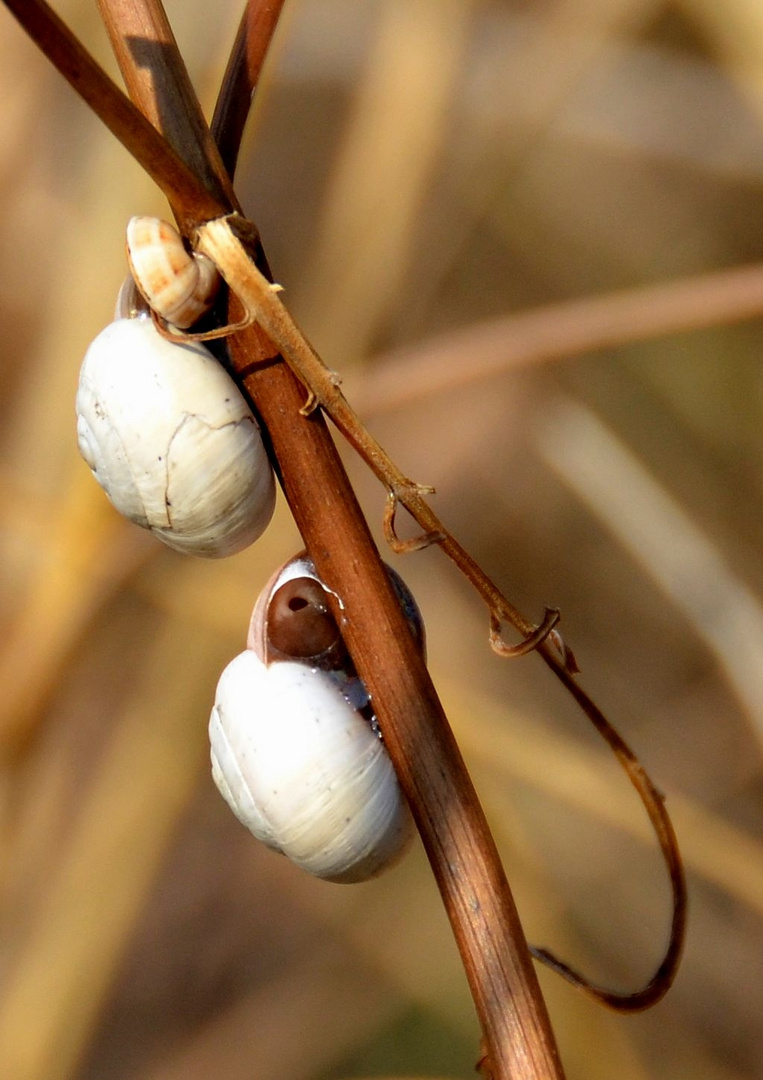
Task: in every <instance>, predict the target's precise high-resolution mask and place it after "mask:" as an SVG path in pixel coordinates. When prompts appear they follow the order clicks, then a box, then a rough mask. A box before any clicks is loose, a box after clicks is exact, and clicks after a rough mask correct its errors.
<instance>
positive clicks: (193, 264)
mask: <svg viewBox="0 0 763 1080" xmlns="http://www.w3.org/2000/svg"><path fill="white" fill-rule="evenodd" d="M127 261H128V263H129V264H130V271H131V273H132V276H133V278H134V280H135V284H136V285H137V286H138V289H139V290H140V292H141V294H142V296H143V297H144V298H145V300H146V302H147V303H148V305H149V307H151V308H153V310H154V311H155V312H156V313H157V314H158V315H161V317H162V318H163V319H165V320H166V321H167V322H168V323H171V324H172V325H173V326H177V327H179V328H180V329H181V330H186V329H187V328H188V327H189V326H193V324H194V323H195V322H197V321H198V320H199V319H200V318H201V316H202V315H203V314H204V313H205V312H207V311H208V310H209V309H210V308H211V306H212V304H213V303H214V299H215V296H216V295H217V291H218V289H219V287H220V275H219V273H218V272H217V268H216V267H215V265H214V263H213V262H212V261H211V259H208V258H207V257H206V255H202V254H200V253H199V252H195V251H194V252H189V251H187V250H186V247H185V245H184V244H183V240H182V237H181V236H180V234H179V233H178V231H177V229H175V228H174V227H173V226H172V225H170V223H169V222H167V221H162V220H161V218H156V217H133V218H130V221H129V222H128V224H127Z"/></svg>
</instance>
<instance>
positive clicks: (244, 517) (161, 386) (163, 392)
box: [76, 317, 275, 558]
mask: <svg viewBox="0 0 763 1080" xmlns="http://www.w3.org/2000/svg"><path fill="white" fill-rule="evenodd" d="M76 409H77V441H78V445H79V450H80V453H81V454H82V457H83V458H84V459H85V461H86V462H87V464H88V465H89V466H90V468H91V469H92V471H93V474H94V476H95V478H96V480H97V481H98V483H99V484H100V485H101V487H102V488H103V489H104V491H105V492H106V494H107V495H108V497H109V499H110V500H111V502H112V503H113V505H114V506H115V507H116V509H117V510H119V511H120V513H122V514H124V515H125V517H127V518H129V519H130V520H131V521H134V522H135V523H136V524H138V525H141V526H142V527H143V528H146V529H150V530H151V531H152V532H153V533H155V534H156V536H157V537H158V538H159V539H160V540H163V541H164V543H166V544H168V545H169V546H170V547H172V548H176V549H177V550H178V551H183V552H186V553H189V554H194V555H203V556H208V557H213V558H214V557H219V556H224V555H232V554H234V553H235V552H237V551H241V550H242V549H243V548H245V547H247V546H248V545H249V544H251V543H253V542H254V541H255V540H256V539H257V538H258V537H259V536H260V534H261V533H262V532H263V531H264V529H265V527H266V526H267V524H268V522H269V521H270V518H271V516H272V513H273V508H274V505H275V483H274V478H273V470H272V468H271V466H270V462H269V459H268V456H267V452H266V450H265V447H264V444H263V441H262V436H261V435H260V430H259V427H258V425H257V421H256V420H255V418H254V416H253V415H252V412H251V410H250V408H249V406H248V404H247V402H246V401H245V399H244V397H243V396H242V394H241V392H240V391H239V389H238V387H237V386H236V384H235V383H234V382H233V380H232V379H231V377H230V375H228V373H227V372H226V371H225V369H224V368H223V367H222V365H221V364H220V363H219V362H218V361H217V360H216V359H215V358H214V357H213V356H212V354H211V353H210V352H209V350H208V349H207V348H206V347H205V346H204V345H201V344H199V343H198V342H189V343H181V342H177V343H175V342H174V341H168V340H167V339H166V338H164V337H162V336H161V334H160V333H159V332H158V330H157V328H156V326H155V325H154V323H153V321H152V320H151V319H150V318H148V317H142V318H134V319H116V320H115V321H114V322H112V323H110V324H109V325H108V326H107V327H106V329H105V330H103V331H102V332H101V333H100V334H99V335H98V337H96V339H95V340H94V341H93V343H92V344H91V346H90V348H89V349H88V351H87V353H86V355H85V359H84V361H83V363H82V368H81V370H80V377H79V386H78V389H77V399H76Z"/></svg>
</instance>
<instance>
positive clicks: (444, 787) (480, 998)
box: [115, 2, 563, 1080]
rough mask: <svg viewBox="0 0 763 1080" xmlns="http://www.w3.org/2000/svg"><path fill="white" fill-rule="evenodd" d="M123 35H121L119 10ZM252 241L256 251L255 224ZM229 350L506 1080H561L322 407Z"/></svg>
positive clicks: (150, 111)
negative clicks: (383, 744)
mask: <svg viewBox="0 0 763 1080" xmlns="http://www.w3.org/2000/svg"><path fill="white" fill-rule="evenodd" d="M142 6H143V7H147V8H149V9H151V10H154V11H155V10H156V9H157V8H158V7H159V5H158V4H156V3H150V4H149V3H146V2H144V3H143V4H142ZM115 32H116V33H117V34H119V33H121V32H122V28H121V26H120V25H119V23H118V21H115ZM125 61H126V62H127V63H129V62H131V57H130V55H129V54H128V55H127V56H126V57H125ZM176 62H178V63H182V61H180V60H179V59H178V60H177V61H176ZM125 79H126V82H127V84H128V86H131V88H132V87H133V86H134V88H135V93H136V95H139V96H138V97H137V101H138V104H139V106H140V108H141V109H142V111H144V112H146V114H147V115H148V116H149V117H150V118H151V119H152V120H154V122H156V123H160V122H161V116H160V114H159V111H158V109H157V105H156V102H155V100H153V95H152V84H146V83H142V84H141V83H140V82H137V83H133V81H132V79H131V78H130V76H129V74H128V73H127V72H126V73H125ZM164 107H165V108H167V107H173V106H172V103H164ZM174 108H176V109H178V110H183V111H186V110H188V109H192V110H198V103H196V102H195V99H194V100H193V101H189V100H188V99H187V98H183V99H182V100H178V101H177V102H175V103H174ZM178 149H179V150H180V152H182V147H178ZM250 239H251V240H252V243H253V248H254V254H255V256H256V255H257V252H258V249H259V245H258V240H257V238H256V233H254V232H253V233H251V234H250ZM247 262H248V260H247ZM229 349H230V353H231V357H232V360H233V364H234V367H235V368H236V369H237V370H238V372H239V374H240V375H241V376H242V380H243V382H244V385H245V387H246V389H247V391H248V392H249V394H250V395H251V397H252V399H253V401H254V402H255V404H256V405H257V407H258V409H259V411H260V415H261V416H262V419H263V420H264V422H265V426H266V428H267V430H268V433H269V435H270V438H271V441H272V445H273V450H274V453H275V456H276V459H277V463H278V466H279V471H280V475H281V479H282V483H283V487H284V491H285V493H286V496H287V499H288V501H289V504H290V507H291V509H292V512H293V514H294V517H295V520H296V523H297V526H298V527H299V529H300V532H301V533H302V536H303V538H304V540H305V543H306V545H307V548H308V550H309V551H310V554H311V556H312V557H313V559H314V561H315V564H316V567H317V569H318V572H319V574H320V575H321V577H322V578H323V580H325V582H326V584H327V585H328V586H329V588H330V589H332V590H334V592H335V593H336V594H337V595H338V596H339V597H341V604H342V607H341V610H337V611H336V612H335V614H336V615H337V618H338V619H340V620H341V623H342V626H343V630H344V632H345V635H346V638H347V642H348V645H349V648H350V651H351V653H352V656H353V659H354V661H355V663H356V665H357V667H358V670H359V672H360V673H361V675H363V676H364V677H365V679H366V681H367V685H368V687H369V690H370V692H371V694H372V696H373V698H374V701H375V703H376V705H377V713H378V716H379V720H380V723H381V725H382V727H383V728H384V731H385V737H386V738H387V741H388V746H389V749H390V754H391V755H392V758H393V761H394V763H395V765H396V768H397V770H398V774H399V776H400V780H401V784H402V786H403V788H404V790H405V792H406V795H407V796H408V799H409V801H410V803H411V807H412V810H413V813H414V817H415V818H416V820H417V824H418V826H419V830H420V832H421V835H422V838H423V841H424V844H425V846H426V848H427V851H428V854H429V856H430V860H431V862H432V865H433V868H434V873H435V876H436V878H437V881H438V884H439V886H440V889H441V892H442V894H443V900H444V903H445V906H446V909H447V911H448V914H449V916H450V919H451V922H452V924H453V928H454V933H455V936H456V940H457V942H458V944H459V947H460V949H461V953H462V957H463V960H464V965H465V968H466V972H467V977H468V979H469V982H470V986H471V989H472V993H473V996H474V999H475V1003H476V1005H477V1009H478V1012H479V1015H480V1020H481V1022H482V1026H483V1030H484V1032H485V1035H486V1037H487V1040H488V1045H489V1049H490V1059H491V1064H492V1067H493V1071H494V1075H495V1077H496V1080H499V1078H501V1080H508V1078H509V1077H512V1078H514V1080H541V1078H542V1080H560V1078H561V1077H562V1075H563V1074H562V1069H561V1065H560V1063H559V1058H558V1052H557V1050H556V1046H555V1042H554V1038H553V1034H552V1031H551V1026H550V1022H549V1019H548V1015H547V1012H546V1008H545V1003H544V1002H543V998H542V995H541V993H540V988H539V986H538V982H537V977H536V975H535V972H534V970H533V967H532V963H531V960H530V954H529V951H528V948H527V944H526V942H525V939H524V934H523V932H522V928H521V925H520V922H519V917H518V914H517V911H516V907H515V905H514V901H513V898H512V896H511V892H510V890H509V887H508V884H507V882H506V879H505V876H504V874H503V869H502V867H501V863H500V859H499V856H498V853H497V850H496V848H495V844H494V841H493V839H492V837H491V835H490V832H489V830H488V827H487V824H486V822H485V819H484V815H483V813H482V809H481V807H480V805H479V802H478V800H477V797H476V794H475V792H474V789H473V786H472V784H471V781H470V778H469V775H468V772H467V770H466V768H465V766H464V764H463V761H462V759H461V756H460V753H459V751H458V748H457V746H456V743H455V740H454V739H453V736H452V733H451V731H450V728H449V726H448V723H447V720H446V718H445V716H444V713H443V711H442V707H441V705H440V703H439V701H438V699H437V695H436V692H435V690H434V687H433V686H432V683H431V680H430V678H429V674H428V672H427V670H426V666H425V665H424V663H423V660H422V659H421V656H420V654H419V652H418V650H417V649H416V648H415V646H414V644H413V640H412V638H411V636H410V633H409V631H408V627H407V623H406V621H405V618H404V616H403V614H402V611H401V608H400V605H399V603H398V601H397V599H396V597H395V596H394V594H393V592H392V589H391V587H390V584H389V579H388V576H387V574H386V571H385V570H384V568H383V565H382V563H381V561H380V558H379V554H378V552H377V551H376V548H375V546H374V544H373V541H372V538H371V536H370V533H369V531H368V527H367V525H366V522H365V519H364V518H363V515H362V512H361V510H360V507H359V506H358V504H357V501H356V499H355V495H354V492H353V490H352V487H351V485H350V483H349V480H348V479H347V476H346V474H345V472H344V468H343V466H342V464H341V461H340V460H339V457H338V454H337V452H336V448H335V447H334V444H333V442H332V440H331V437H330V435H329V433H328V430H327V428H326V425H325V421H324V419H323V417H322V415H321V414H320V412H318V411H315V412H314V413H313V414H312V415H310V416H304V415H303V414H302V412H301V407H302V405H303V404H304V389H303V388H302V386H301V385H300V383H299V382H297V380H296V379H295V378H294V376H293V375H292V373H291V371H290V370H289V369H288V368H287V367H286V365H284V364H283V363H282V362H281V361H280V357H278V356H277V350H276V349H275V348H274V347H273V345H272V344H271V343H270V341H268V340H267V338H265V336H264V335H263V333H262V331H261V329H260V328H259V327H257V326H251V327H249V328H248V329H246V330H245V331H243V332H241V333H239V334H236V335H234V336H233V337H232V338H231V339H230V341H229ZM266 360H272V361H273V362H272V363H270V364H268V363H264V362H263V361H266Z"/></svg>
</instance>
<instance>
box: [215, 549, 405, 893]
mask: <svg viewBox="0 0 763 1080" xmlns="http://www.w3.org/2000/svg"><path fill="white" fill-rule="evenodd" d="M316 583H317V585H318V586H320V587H321V588H322V585H321V583H320V582H319V579H318V578H317V576H316V574H315V570H314V568H313V565H312V563H311V562H310V560H309V559H307V558H306V557H298V558H297V559H294V560H292V561H291V562H290V563H287V564H286V566H285V567H284V568H283V569H282V570H281V571H279V573H278V574H277V575H276V576H275V578H274V579H271V582H270V583H269V584H268V586H266V588H265V590H264V591H263V593H262V595H261V597H260V600H259V601H258V603H257V606H256V608H255V613H254V615H253V618H252V624H251V628H250V636H249V647H248V648H247V650H246V651H245V652H243V653H241V654H240V655H239V656H237V657H236V658H235V659H234V660H233V661H231V663H230V664H229V665H228V666H227V668H226V669H225V671H224V672H223V674H222V676H221V678H220V682H219V684H218V687H217V694H216V699H215V705H214V708H213V709H212V715H211V717H210V722H209V735H210V741H211V745H212V753H211V757H212V775H213V778H214V780H215V783H216V784H217V787H218V788H219V790H220V792H221V794H222V795H223V797H224V798H225V800H226V802H227V803H228V805H229V806H230V808H231V810H232V811H233V813H234V814H235V815H236V817H237V818H238V819H239V821H241V822H242V823H243V824H244V825H246V826H247V828H248V829H250V831H251V832H252V833H254V835H255V836H256V837H257V838H258V839H260V840H262V841H264V843H266V844H267V845H268V846H269V847H271V848H273V849H274V850H276V851H280V852H282V853H283V854H285V855H287V856H288V857H289V858H290V859H292V860H293V861H294V862H295V863H297V865H299V866H301V867H302V868H303V869H304V870H307V871H308V872H309V873H311V874H315V875H316V876H317V877H320V878H323V879H325V880H328V881H336V882H356V881H365V880H367V879H368V878H371V877H374V876H375V875H376V874H378V873H380V872H381V871H382V870H383V869H385V868H386V867H388V866H390V865H391V864H392V863H393V862H395V861H396V860H397V859H398V858H399V856H400V855H401V854H402V852H403V851H404V850H405V847H406V846H407V844H408V842H409V840H410V838H411V836H412V833H413V825H412V821H411V817H410V813H409V811H408V807H407V804H406V802H405V799H404V797H403V795H402V792H401V791H400V787H399V785H398V781H397V777H396V775H395V771H394V768H393V766H392V762H391V760H390V758H389V755H388V754H387V751H386V749H385V747H384V743H383V741H382V740H381V738H380V737H379V734H378V729H377V727H376V726H375V724H374V723H373V717H372V715H371V713H370V703H369V697H368V693H367V692H366V690H365V687H364V685H363V683H362V681H361V680H360V679H359V678H358V676H357V674H356V673H355V671H354V669H353V668H352V664H351V661H350V659H349V656H348V654H347V653H346V650H345V649H344V644H343V642H342V641H341V635H340V634H339V631H338V628H337V626H336V623H335V622H333V617H332V616H331V615H330V613H329V614H328V615H327V617H326V624H325V627H321V626H320V625H319V626H318V628H317V630H316V628H315V626H314V622H315V619H317V620H318V623H319V624H320V620H321V614H320V603H319V602H318V603H317V604H316V605H315V610H316V611H317V612H318V614H317V615H316V614H315V611H314V612H312V613H311V611H310V610H309V609H310V608H311V607H312V606H313V597H312V588H313V585H315V584H316ZM295 595H296V597H297V602H295V601H294V596H295ZM274 607H275V608H279V609H281V610H279V611H278V612H276V613H275V617H276V622H274V621H273V613H274ZM325 610H328V609H327V608H326V609H325ZM291 615H293V616H294V619H295V621H296V625H295V627H292V626H289V625H288V620H289V619H290V617H291ZM282 618H283V619H286V620H287V622H286V624H283V623H282V622H281V619H282ZM303 618H304V619H307V626H306V628H305V624H304V622H303ZM332 626H333V629H332ZM303 632H304V635H305V637H306V639H308V640H309V641H312V642H314V644H307V645H304V647H303V641H302V640H300V638H301V635H302V634H303ZM271 639H272V640H271ZM312 648H316V649H317V652H316V653H315V654H314V655H310V653H311V649H312ZM290 652H291V653H292V655H295V654H296V657H297V658H293V659H289V658H288V656H289V653H290Z"/></svg>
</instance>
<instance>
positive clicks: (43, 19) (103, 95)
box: [3, 0, 233, 224]
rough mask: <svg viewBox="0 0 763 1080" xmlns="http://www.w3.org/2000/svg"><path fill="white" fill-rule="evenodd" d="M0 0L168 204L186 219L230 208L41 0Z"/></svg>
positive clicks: (196, 219)
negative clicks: (179, 206) (203, 181)
mask: <svg viewBox="0 0 763 1080" xmlns="http://www.w3.org/2000/svg"><path fill="white" fill-rule="evenodd" d="M3 3H4V4H5V6H6V7H7V8H8V10H9V11H10V12H11V13H12V14H13V16H14V17H15V18H16V19H17V20H18V22H19V23H20V24H21V26H23V28H24V30H25V31H26V32H27V34H28V35H29V36H30V37H31V39H32V40H33V41H34V42H35V43H36V44H37V45H38V46H39V48H40V49H41V50H42V52H43V53H44V54H45V55H46V56H47V57H48V59H49V60H50V61H51V63H52V64H53V65H54V66H55V67H56V68H57V69H58V70H59V71H60V72H61V74H62V75H63V77H64V78H65V79H66V81H67V82H68V83H69V85H70V86H71V87H73V89H74V90H76V91H77V93H78V94H79V95H80V96H81V97H82V98H83V99H84V101H85V102H86V103H87V104H88V105H89V106H90V108H91V109H92V110H93V112H94V113H95V114H96V116H98V117H99V118H100V119H101V120H102V121H103V123H104V124H105V125H106V127H107V128H108V129H109V131H111V133H112V134H113V135H115V136H116V137H117V139H119V141H120V142H121V143H122V145H123V146H124V147H125V149H126V150H129V152H130V153H131V154H132V156H133V157H134V158H135V159H136V161H138V163H139V164H140V165H141V166H142V167H143V168H144V169H145V170H146V172H147V173H148V175H149V176H150V177H151V179H152V180H153V181H154V182H155V183H156V184H157V186H158V187H159V188H160V189H161V190H162V191H163V192H164V194H165V196H166V197H167V200H168V201H169V203H170V205H173V206H174V205H180V204H182V205H183V207H184V208H185V214H186V218H187V220H188V222H189V223H193V224H196V223H199V222H201V221H206V220H208V219H209V218H210V217H216V216H217V215H219V214H224V213H227V212H228V211H229V210H231V209H233V207H232V205H231V204H230V203H229V202H228V201H227V200H225V199H221V198H220V197H219V196H218V195H216V194H215V193H214V191H212V190H210V189H209V188H207V187H206V186H205V185H204V184H203V183H202V182H201V181H200V180H199V177H198V175H197V174H196V173H195V172H194V171H193V170H192V169H190V168H189V167H188V165H186V164H185V163H184V161H183V160H181V158H180V156H179V155H178V154H176V153H175V152H174V151H173V150H172V149H171V148H170V146H169V145H168V143H167V142H166V141H165V140H164V139H163V138H162V137H161V136H160V135H159V133H158V132H157V130H156V129H155V128H154V127H152V125H151V124H150V123H148V121H147V120H146V118H145V117H144V116H142V115H141V113H140V112H139V110H138V109H136V108H135V106H134V105H133V103H132V102H131V101H130V99H129V98H128V97H126V96H125V94H124V93H123V92H122V91H121V90H120V89H119V87H118V86H116V84H115V83H113V82H112V80H111V79H110V78H109V76H108V75H107V74H106V72H105V71H104V70H103V68H101V67H100V66H99V65H98V64H97V63H96V62H95V60H93V58H92V56H91V55H90V54H89V53H88V52H87V50H86V49H84V48H83V46H82V45H81V43H80V42H79V41H78V40H77V38H76V37H75V36H74V35H73V34H72V33H71V31H70V30H69V28H68V27H67V26H66V25H65V24H64V23H63V22H62V21H61V19H59V17H58V16H57V15H56V14H55V13H54V12H53V11H52V10H51V8H50V7H48V5H47V4H46V3H45V0H3Z"/></svg>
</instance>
